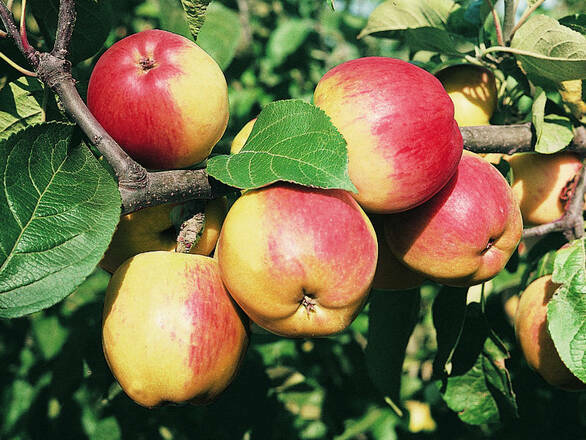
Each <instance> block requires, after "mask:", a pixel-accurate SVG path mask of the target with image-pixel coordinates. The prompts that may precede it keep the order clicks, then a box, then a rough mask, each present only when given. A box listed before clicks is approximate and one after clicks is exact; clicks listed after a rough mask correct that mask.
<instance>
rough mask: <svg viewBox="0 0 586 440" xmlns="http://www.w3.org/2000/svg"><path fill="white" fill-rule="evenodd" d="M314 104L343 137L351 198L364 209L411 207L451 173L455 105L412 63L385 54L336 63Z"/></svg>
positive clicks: (455, 150)
mask: <svg viewBox="0 0 586 440" xmlns="http://www.w3.org/2000/svg"><path fill="white" fill-rule="evenodd" d="M314 102H315V104H316V105H317V106H318V107H320V108H321V109H322V110H324V111H325V112H326V114H327V115H328V116H329V117H330V118H331V120H332V123H333V124H334V125H335V126H336V127H337V128H338V130H339V131H340V133H342V135H343V136H344V138H345V139H346V142H347V148H348V159H349V162H348V168H349V173H350V178H351V179H352V182H353V183H354V185H355V186H356V188H357V189H358V194H355V195H354V197H355V198H356V200H357V201H358V203H360V205H361V206H362V207H363V208H364V210H365V211H367V212H372V213H391V212H398V211H404V210H407V209H410V208H414V207H415V206H417V205H419V204H421V203H423V202H425V201H426V200H428V199H429V198H430V197H431V196H433V195H434V194H435V193H436V192H438V191H439V190H440V189H441V188H442V187H443V186H444V185H445V184H446V183H447V182H448V180H449V179H450V178H451V177H452V175H453V174H454V172H455V171H456V168H457V166H458V162H459V160H460V157H461V155H462V148H463V147H462V136H461V134H460V130H459V129H458V124H457V123H456V121H455V120H454V105H453V104H452V101H451V100H450V97H449V96H448V94H447V93H446V91H445V90H444V88H443V87H442V85H441V83H440V82H439V81H438V80H437V79H436V78H435V77H434V76H433V75H432V74H430V73H428V72H426V71H425V70H423V69H421V68H419V67H417V66H414V65H413V64H409V63H407V62H405V61H401V60H397V59H394V58H385V57H366V58H359V59H356V60H352V61H348V62H345V63H342V64H340V65H338V66H336V67H334V68H333V69H332V70H330V71H329V72H327V73H326V74H325V75H324V76H323V77H322V78H321V80H320V81H319V83H318V84H317V87H316V89H315V92H314Z"/></svg>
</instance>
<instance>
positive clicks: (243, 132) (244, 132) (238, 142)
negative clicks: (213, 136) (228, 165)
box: [230, 118, 257, 154]
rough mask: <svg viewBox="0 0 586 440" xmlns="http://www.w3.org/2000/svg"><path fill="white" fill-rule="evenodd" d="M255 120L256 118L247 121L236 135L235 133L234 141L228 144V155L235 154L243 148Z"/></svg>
mask: <svg viewBox="0 0 586 440" xmlns="http://www.w3.org/2000/svg"><path fill="white" fill-rule="evenodd" d="M256 119H257V118H254V119H251V120H250V121H248V122H247V123H246V124H245V125H244V127H242V128H241V129H240V131H239V132H238V133H236V136H234V139H233V140H232V143H231V144H230V154H236V153H238V152H239V151H240V150H242V147H244V144H245V143H246V141H247V140H248V136H250V133H251V132H252V129H253V127H254V123H255V122H256Z"/></svg>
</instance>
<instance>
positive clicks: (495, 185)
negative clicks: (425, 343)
mask: <svg viewBox="0 0 586 440" xmlns="http://www.w3.org/2000/svg"><path fill="white" fill-rule="evenodd" d="M522 233H523V222H522V219H521V213H520V211H519V207H518V205H517V202H516V201H515V197H514V196H513V192H512V190H511V188H510V186H509V185H508V183H507V181H506V180H505V178H504V177H503V176H502V175H501V174H500V173H499V172H498V170H497V169H496V168H495V167H494V166H492V165H491V164H490V163H489V162H487V161H486V160H484V159H483V158H481V157H480V156H478V155H476V154H474V153H470V152H464V155H463V156H462V160H461V161H460V164H459V166H458V171H457V172H456V174H455V175H454V177H453V178H452V179H451V180H450V182H449V183H448V184H447V185H446V186H445V187H444V188H442V190H441V191H440V192H439V193H438V194H436V195H435V196H434V197H433V198H432V199H430V200H429V201H427V202H426V203H424V204H423V205H420V206H418V207H417V208H414V209H412V210H410V211H405V212H402V213H398V214H392V215H387V216H386V217H385V237H386V239H387V243H388V245H389V247H390V248H391V251H392V252H393V253H394V254H395V256H396V257H397V258H399V259H400V260H401V261H402V262H403V263H404V264H406V265H407V266H408V267H410V268H411V269H412V270H415V271H417V272H419V273H421V274H422V275H424V276H425V277H427V278H430V279H432V280H434V281H437V282H439V283H442V284H446V285H450V286H470V285H473V284H479V283H482V282H484V281H487V280H489V279H490V278H492V277H494V276H495V275H496V274H497V273H499V272H500V271H501V270H502V269H503V268H504V267H505V265H506V263H507V261H508V260H509V258H510V257H511V255H512V254H513V252H514V250H515V248H516V247H517V245H518V244H519V241H520V240H521V235H522Z"/></svg>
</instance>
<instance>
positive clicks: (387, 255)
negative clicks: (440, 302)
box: [368, 214, 425, 290]
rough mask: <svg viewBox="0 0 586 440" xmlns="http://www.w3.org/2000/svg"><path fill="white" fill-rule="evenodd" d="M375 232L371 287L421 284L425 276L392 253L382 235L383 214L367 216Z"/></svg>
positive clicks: (394, 288) (405, 286)
mask: <svg viewBox="0 0 586 440" xmlns="http://www.w3.org/2000/svg"><path fill="white" fill-rule="evenodd" d="M368 217H369V218H370V220H371V222H372V226H373V227H374V230H375V232H376V239H377V241H378V259H377V263H376V271H375V273H374V280H373V282H372V287H374V288H375V289H382V290H407V289H414V288H415V287H419V286H421V284H423V281H425V277H423V276H422V275H420V274H419V273H417V272H414V271H412V270H411V269H409V268H408V267H407V266H405V265H404V264H403V263H401V261H399V259H398V258H397V257H395V256H394V255H393V253H392V252H391V249H390V248H389V245H388V244H387V241H386V240H385V235H384V217H385V216H384V215H383V214H378V215H377V214H371V215H369V216H368Z"/></svg>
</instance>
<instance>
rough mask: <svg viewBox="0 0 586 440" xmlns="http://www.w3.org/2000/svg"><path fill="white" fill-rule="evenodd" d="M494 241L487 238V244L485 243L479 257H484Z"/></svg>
mask: <svg viewBox="0 0 586 440" xmlns="http://www.w3.org/2000/svg"><path fill="white" fill-rule="evenodd" d="M495 241H496V240H495V239H494V238H489V239H488V243H486V247H485V248H484V249H483V250H482V251H481V252H480V255H484V254H486V253H487V252H488V250H489V249H490V248H491V247H492V246H493V245H494V242H495Z"/></svg>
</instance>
